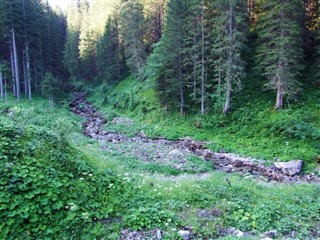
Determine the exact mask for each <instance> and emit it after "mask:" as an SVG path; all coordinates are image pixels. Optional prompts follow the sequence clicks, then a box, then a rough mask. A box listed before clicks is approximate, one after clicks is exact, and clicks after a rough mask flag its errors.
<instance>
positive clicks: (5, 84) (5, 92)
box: [4, 78, 8, 102]
mask: <svg viewBox="0 0 320 240" xmlns="http://www.w3.org/2000/svg"><path fill="white" fill-rule="evenodd" d="M7 96H8V94H7V79H6V78H4V101H5V102H7Z"/></svg>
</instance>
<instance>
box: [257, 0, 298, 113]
mask: <svg viewBox="0 0 320 240" xmlns="http://www.w3.org/2000/svg"><path fill="white" fill-rule="evenodd" d="M263 7H264V14H262V15H261V16H260V19H259V21H258V26H257V32H258V41H259V43H258V45H259V47H258V49H257V65H258V70H259V72H261V73H262V74H263V75H264V76H265V77H266V78H267V79H268V80H269V82H268V83H266V84H265V87H266V88H267V89H272V90H276V92H277V94H276V104H275V109H280V108H282V107H283V104H284V99H285V98H286V99H288V100H290V99H293V98H294V97H295V96H296V94H297V93H298V91H299V89H300V83H299V81H298V78H299V76H300V74H301V70H302V69H303V65H302V59H303V51H302V48H301V45H302V35H301V25H300V24H299V20H300V19H301V13H302V9H301V8H302V4H301V1H300V0H281V1H279V0H269V1H265V2H264V6H263Z"/></svg>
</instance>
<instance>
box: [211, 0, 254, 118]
mask: <svg viewBox="0 0 320 240" xmlns="http://www.w3.org/2000/svg"><path fill="white" fill-rule="evenodd" d="M212 4H213V6H212V7H213V8H214V9H216V13H215V16H214V17H213V25H214V27H213V33H212V36H213V37H215V40H214V44H213V48H212V49H213V55H214V58H215V60H216V61H215V73H216V74H215V79H216V81H217V83H218V84H217V87H216V88H217V95H218V101H219V102H222V101H223V102H224V104H223V112H224V113H227V112H229V110H230V106H231V93H232V92H234V91H237V90H239V89H240V88H241V79H242V78H243V77H244V76H245V62H244V60H243V58H242V51H243V50H244V48H245V46H246V41H247V33H248V29H247V27H248V24H247V21H248V18H247V16H246V13H247V12H246V11H247V10H246V1H243V0H217V1H215V2H213V3H212Z"/></svg>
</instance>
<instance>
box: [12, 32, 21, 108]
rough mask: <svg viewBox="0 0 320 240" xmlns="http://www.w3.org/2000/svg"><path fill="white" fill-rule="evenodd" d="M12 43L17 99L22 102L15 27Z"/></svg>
mask: <svg viewBox="0 0 320 240" xmlns="http://www.w3.org/2000/svg"><path fill="white" fill-rule="evenodd" d="M11 30H12V45H13V58H14V70H15V78H16V79H15V80H16V95H17V100H18V102H20V78H19V65H18V54H17V46H16V37H15V34H14V28H13V27H12V29H11Z"/></svg>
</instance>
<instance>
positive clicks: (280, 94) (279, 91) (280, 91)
mask: <svg viewBox="0 0 320 240" xmlns="http://www.w3.org/2000/svg"><path fill="white" fill-rule="evenodd" d="M281 3H282V9H281V26H280V27H281V38H284V26H283V19H284V3H285V1H283V0H282V1H281ZM282 44H283V41H281V53H280V59H279V64H278V68H279V73H278V74H277V78H278V81H277V99H276V106H275V109H276V110H277V109H281V108H282V106H283V79H282V76H283V74H284V69H283V53H284V48H283V45H282Z"/></svg>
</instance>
